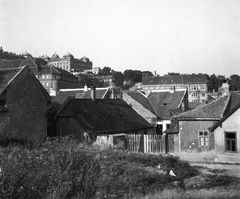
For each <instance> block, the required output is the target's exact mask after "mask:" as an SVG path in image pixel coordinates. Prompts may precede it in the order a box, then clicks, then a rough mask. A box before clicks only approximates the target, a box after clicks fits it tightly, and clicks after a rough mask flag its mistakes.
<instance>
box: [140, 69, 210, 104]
mask: <svg viewBox="0 0 240 199" xmlns="http://www.w3.org/2000/svg"><path fill="white" fill-rule="evenodd" d="M179 89H187V90H188V100H189V102H204V101H207V90H208V87H207V75H204V74H198V75H195V74H193V75H176V76H170V75H166V76H155V77H143V78H142V90H143V91H144V92H145V93H149V92H150V91H154V90H160V91H161V90H162V91H171V90H179Z"/></svg>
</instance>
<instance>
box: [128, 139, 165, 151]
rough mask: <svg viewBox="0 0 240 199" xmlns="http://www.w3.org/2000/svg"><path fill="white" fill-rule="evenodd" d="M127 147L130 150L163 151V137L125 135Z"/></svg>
mask: <svg viewBox="0 0 240 199" xmlns="http://www.w3.org/2000/svg"><path fill="white" fill-rule="evenodd" d="M126 139H127V149H128V150H129V151H131V152H144V153H164V152H165V149H164V146H165V144H164V139H162V136H161V135H140V134H132V135H126Z"/></svg>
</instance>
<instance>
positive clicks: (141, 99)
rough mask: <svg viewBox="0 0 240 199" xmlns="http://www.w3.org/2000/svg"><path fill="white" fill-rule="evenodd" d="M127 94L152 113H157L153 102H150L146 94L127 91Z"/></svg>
mask: <svg viewBox="0 0 240 199" xmlns="http://www.w3.org/2000/svg"><path fill="white" fill-rule="evenodd" d="M125 93H127V94H128V95H129V96H130V97H132V98H133V99H135V100H136V101H137V102H139V103H140V104H142V105H143V106H144V107H145V108H147V109H148V110H149V111H151V112H152V113H155V111H154V109H153V107H152V105H151V102H150V101H149V99H148V98H147V97H146V96H145V95H144V94H142V93H141V92H139V91H127V92H125Z"/></svg>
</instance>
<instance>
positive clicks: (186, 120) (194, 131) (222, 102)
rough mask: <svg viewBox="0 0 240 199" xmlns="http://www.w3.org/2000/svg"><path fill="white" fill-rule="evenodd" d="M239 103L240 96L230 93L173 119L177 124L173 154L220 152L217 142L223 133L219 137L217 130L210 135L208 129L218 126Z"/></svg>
mask: <svg viewBox="0 0 240 199" xmlns="http://www.w3.org/2000/svg"><path fill="white" fill-rule="evenodd" d="M239 102H240V95H238V94H237V93H230V94H228V95H226V96H224V97H221V98H219V99H217V100H215V101H212V102H211V103H209V104H206V105H204V106H199V107H197V108H196V109H194V110H191V111H187V112H185V113H182V114H179V115H177V116H176V117H174V118H175V119H176V121H177V123H178V129H179V133H178V134H175V136H174V149H173V150H174V151H173V152H177V153H182V152H206V151H211V150H216V152H218V150H220V148H219V142H220V140H221V136H224V133H223V135H221V133H219V131H220V129H219V128H218V130H217V131H216V133H212V132H211V131H209V128H211V127H213V126H215V125H216V124H220V123H219V122H220V121H223V120H222V119H223V118H225V117H226V116H228V114H229V113H232V111H234V110H235V109H236V107H238V106H239ZM214 129H215V127H214V128H212V131H213V130H214ZM215 136H217V137H215ZM222 138H223V137H222ZM223 140H224V139H223ZM223 140H222V141H223ZM222 146H224V143H222ZM221 150H223V149H221Z"/></svg>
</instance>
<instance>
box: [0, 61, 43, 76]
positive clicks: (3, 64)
mask: <svg viewBox="0 0 240 199" xmlns="http://www.w3.org/2000/svg"><path fill="white" fill-rule="evenodd" d="M44 64H46V62H44V60H42V59H37V58H34V60H33V59H32V58H28V59H14V60H0V69H2V68H18V67H22V66H25V65H27V66H28V67H29V68H30V69H31V71H32V72H33V73H34V74H36V73H38V72H39V70H40V67H41V66H42V65H44Z"/></svg>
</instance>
